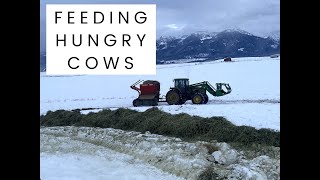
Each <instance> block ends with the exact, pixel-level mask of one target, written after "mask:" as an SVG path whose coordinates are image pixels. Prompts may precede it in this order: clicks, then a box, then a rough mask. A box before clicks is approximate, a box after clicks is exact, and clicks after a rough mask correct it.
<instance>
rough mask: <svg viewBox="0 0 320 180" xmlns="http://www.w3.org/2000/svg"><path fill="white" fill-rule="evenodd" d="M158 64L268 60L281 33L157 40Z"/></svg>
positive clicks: (195, 35) (42, 63) (42, 62)
mask: <svg viewBox="0 0 320 180" xmlns="http://www.w3.org/2000/svg"><path fill="white" fill-rule="evenodd" d="M156 46H157V63H160V62H163V61H171V60H175V61H180V60H182V59H184V60H185V59H202V60H206V59H210V60H214V59H221V58H224V57H252V56H269V55H272V54H279V53H280V31H274V32H272V33H270V34H268V35H267V36H266V37H259V36H255V35H253V34H251V33H249V32H246V31H243V30H240V29H227V30H224V31H222V32H208V31H197V32H195V33H192V34H187V35H181V36H176V37H174V36H168V37H164V36H161V37H160V38H159V39H157V42H156ZM45 64H46V57H45V52H41V53H40V71H45V67H46V66H45Z"/></svg>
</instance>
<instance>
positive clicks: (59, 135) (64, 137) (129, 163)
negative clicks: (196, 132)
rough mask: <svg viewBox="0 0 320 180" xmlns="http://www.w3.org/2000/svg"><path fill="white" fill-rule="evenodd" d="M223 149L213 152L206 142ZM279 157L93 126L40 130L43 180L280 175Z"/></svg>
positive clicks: (221, 144) (250, 177) (265, 179)
mask: <svg viewBox="0 0 320 180" xmlns="http://www.w3.org/2000/svg"><path fill="white" fill-rule="evenodd" d="M207 144H210V145H212V146H214V147H216V148H217V150H216V151H214V152H210V153H209V151H208V148H206V145H207ZM274 151H275V152H276V155H275V157H268V156H265V155H262V156H256V157H255V158H253V159H248V158H247V157H246V156H245V155H244V152H242V151H240V152H238V151H236V150H235V149H232V148H231V147H230V146H229V145H228V144H226V143H217V142H211V143H207V142H201V141H198V142H192V143H191V142H184V141H182V140H181V139H179V138H174V137H166V136H161V135H156V134H150V133H149V132H146V133H139V132H133V131H122V130H116V129H112V128H92V127H47V128H45V127H42V128H40V152H41V154H40V158H41V159H40V161H41V162H40V175H41V179H42V180H53V179H56V180H58V179H59V180H67V179H68V180H70V179H71V180H72V179H77V180H79V179H80V180H81V179H85V180H98V179H99V180H100V179H101V180H109V179H110V180H113V179H120V180H121V179H123V180H125V179H126V180H129V179H130V180H131V179H134V180H135V179H136V180H146V179H148V180H149V179H150V180H151V179H166V180H171V179H177V180H179V179H196V178H197V177H198V176H199V174H200V173H201V172H202V171H203V170H205V168H206V167H208V166H211V167H214V171H215V172H216V173H217V174H219V175H220V176H223V177H225V178H227V179H234V180H236V179H248V180H249V179H250V180H251V179H259V180H267V179H279V178H280V149H279V148H275V149H274Z"/></svg>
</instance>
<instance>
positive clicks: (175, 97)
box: [166, 90, 180, 105]
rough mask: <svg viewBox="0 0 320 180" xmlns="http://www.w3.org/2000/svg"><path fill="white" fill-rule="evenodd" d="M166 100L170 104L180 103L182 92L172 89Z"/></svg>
mask: <svg viewBox="0 0 320 180" xmlns="http://www.w3.org/2000/svg"><path fill="white" fill-rule="evenodd" d="M166 101H167V103H168V104H169V105H173V104H175V105H177V104H179V103H180V94H179V92H177V91H175V90H170V91H168V92H167V94H166Z"/></svg>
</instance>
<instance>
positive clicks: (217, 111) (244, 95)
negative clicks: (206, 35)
mask: <svg viewBox="0 0 320 180" xmlns="http://www.w3.org/2000/svg"><path fill="white" fill-rule="evenodd" d="M233 60H234V61H235V62H223V61H222V60H219V61H214V62H203V63H188V64H170V65H159V66H157V75H156V76H60V77H52V76H46V74H45V73H40V114H45V113H46V112H47V111H48V110H52V111H54V110H58V109H66V110H72V109H77V108H80V109H81V108H96V109H95V110H87V111H85V110H84V111H82V113H88V112H91V111H100V110H101V109H103V108H110V109H116V108H120V107H124V108H130V109H135V110H138V111H145V110H146V109H148V108H149V107H132V101H133V99H135V98H136V97H137V96H138V94H137V92H136V91H133V90H132V89H131V88H130V87H129V86H130V85H131V84H133V83H134V82H136V81H137V80H139V79H142V80H148V79H153V80H158V81H160V83H161V94H162V95H165V94H166V92H167V91H168V90H169V87H170V86H172V85H173V81H172V80H173V79H174V78H189V79H190V83H196V82H201V81H209V82H210V83H211V84H214V83H217V82H225V83H229V84H230V85H231V87H232V92H231V94H228V95H226V96H222V97H213V96H211V95H210V94H209V99H210V100H209V102H208V104H206V105H192V103H191V102H187V103H186V104H185V105H179V106H178V105H177V106H169V105H167V104H166V103H160V105H159V106H158V108H159V109H161V110H163V111H166V112H169V113H172V114H177V113H181V112H184V113H189V114H191V115H197V116H202V117H210V116H224V117H226V118H227V119H228V120H230V121H231V122H232V123H234V124H236V125H249V126H253V127H256V128H271V129H276V130H280V58H269V57H259V58H258V57H257V58H254V57H253V58H234V59H233ZM204 143H206V142H194V143H190V142H184V141H181V139H179V138H174V137H165V136H160V135H155V134H150V133H148V132H146V133H144V134H142V133H138V132H126V131H121V130H115V129H111V128H108V129H101V128H89V127H50V128H49V127H47V128H45V127H42V128H40V152H41V153H40V177H41V179H42V180H67V179H68V180H73V179H74V180H75V179H77V180H79V179H80V180H81V179H85V180H88V179H89V180H100V179H101V180H109V179H110V180H111V179H120V180H129V179H130V180H131V179H133V180H135V179H136V180H149V179H150V180H151V179H163V180H164V179H166V180H171V179H178V180H179V179H184V178H186V179H195V178H196V177H197V176H198V175H199V174H200V173H201V171H202V170H204V169H205V168H206V167H207V166H213V167H214V171H215V172H216V173H218V174H219V175H222V176H224V177H226V178H227V179H279V178H280V169H279V165H280V157H279V156H280V155H277V157H268V156H255V158H253V159H247V158H246V157H245V156H244V153H243V152H238V151H236V150H235V149H232V148H231V147H230V146H229V145H228V144H226V143H217V142H211V144H212V145H214V146H215V147H217V148H218V151H215V152H213V153H212V154H210V153H208V151H207V149H206V148H205V146H204ZM275 152H280V149H276V150H275Z"/></svg>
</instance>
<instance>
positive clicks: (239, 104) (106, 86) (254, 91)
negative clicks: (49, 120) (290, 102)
mask: <svg viewBox="0 0 320 180" xmlns="http://www.w3.org/2000/svg"><path fill="white" fill-rule="evenodd" d="M233 60H234V61H235V62H223V61H222V60H218V61H214V62H203V63H188V64H169V65H158V66H157V75H156V76H61V77H52V76H46V75H45V73H40V113H41V114H44V113H46V112H47V111H48V110H58V109H66V110H71V109H77V108H98V110H99V108H120V107H125V108H130V109H135V110H138V111H144V110H146V109H147V108H146V107H138V108H136V107H132V101H133V99H135V98H136V97H137V96H138V94H137V92H136V91H134V90H132V89H131V88H130V87H129V86H130V85H131V84H133V83H134V82H135V81H137V80H139V79H142V80H148V79H153V80H158V81H160V83H161V94H162V95H165V94H166V92H167V91H168V90H169V87H170V86H173V81H172V80H173V79H174V78H189V79H190V83H196V82H201V81H209V82H210V83H211V84H214V83H217V82H225V83H229V84H230V86H231V87H232V92H231V93H230V94H228V95H226V96H222V97H213V96H211V95H210V94H209V99H210V100H209V102H208V104H206V105H192V104H191V102H190V101H189V102H187V103H186V104H185V105H182V106H168V105H167V104H166V103H160V105H159V108H160V109H162V110H163V111H166V112H169V113H173V114H176V113H181V112H185V113H189V114H191V115H198V116H203V117H210V116H224V117H226V118H227V119H228V120H230V121H231V122H233V123H234V124H236V125H249V126H253V127H256V128H271V129H276V130H280V58H270V57H251V58H234V59H233ZM83 113H86V112H83Z"/></svg>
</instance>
